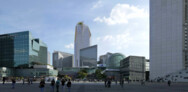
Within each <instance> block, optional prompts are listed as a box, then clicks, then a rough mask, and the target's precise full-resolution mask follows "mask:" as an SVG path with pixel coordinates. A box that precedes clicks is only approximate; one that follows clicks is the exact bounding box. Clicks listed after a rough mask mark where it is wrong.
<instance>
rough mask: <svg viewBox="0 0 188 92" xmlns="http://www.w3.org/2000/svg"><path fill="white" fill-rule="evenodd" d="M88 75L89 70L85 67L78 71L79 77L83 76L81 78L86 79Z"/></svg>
mask: <svg viewBox="0 0 188 92" xmlns="http://www.w3.org/2000/svg"><path fill="white" fill-rule="evenodd" d="M87 75H88V73H87V71H86V70H85V69H82V70H80V71H79V72H78V77H79V78H81V79H84V78H86V77H87Z"/></svg>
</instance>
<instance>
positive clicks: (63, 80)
mask: <svg viewBox="0 0 188 92" xmlns="http://www.w3.org/2000/svg"><path fill="white" fill-rule="evenodd" d="M61 85H62V92H63V89H64V86H65V79H62V80H61Z"/></svg>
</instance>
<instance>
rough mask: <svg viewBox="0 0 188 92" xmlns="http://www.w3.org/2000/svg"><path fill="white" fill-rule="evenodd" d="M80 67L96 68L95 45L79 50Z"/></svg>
mask: <svg viewBox="0 0 188 92" xmlns="http://www.w3.org/2000/svg"><path fill="white" fill-rule="evenodd" d="M80 65H81V67H97V45H94V46H91V47H87V48H83V49H81V50H80Z"/></svg>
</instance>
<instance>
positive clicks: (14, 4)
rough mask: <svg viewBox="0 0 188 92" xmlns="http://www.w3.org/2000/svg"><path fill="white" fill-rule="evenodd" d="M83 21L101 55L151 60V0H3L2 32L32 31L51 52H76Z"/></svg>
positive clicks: (0, 7) (0, 29) (0, 0)
mask: <svg viewBox="0 0 188 92" xmlns="http://www.w3.org/2000/svg"><path fill="white" fill-rule="evenodd" d="M80 21H83V22H84V24H86V25H88V26H89V28H90V31H91V34H92V36H91V44H92V45H96V44H97V45H98V56H100V55H104V54H106V53H107V52H112V53H122V54H124V55H125V56H129V55H136V56H145V57H146V58H147V59H149V0H0V34H6V33H13V32H20V31H26V30H29V31H30V32H31V33H32V35H33V37H35V38H40V39H41V40H42V41H43V42H44V43H46V44H47V46H48V50H49V52H50V53H53V52H54V51H62V52H67V53H71V54H74V36H75V26H76V24H77V23H78V22H80Z"/></svg>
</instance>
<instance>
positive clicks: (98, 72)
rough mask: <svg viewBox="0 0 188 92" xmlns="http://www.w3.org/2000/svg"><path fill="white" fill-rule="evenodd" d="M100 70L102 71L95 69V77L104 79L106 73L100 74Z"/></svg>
mask: <svg viewBox="0 0 188 92" xmlns="http://www.w3.org/2000/svg"><path fill="white" fill-rule="evenodd" d="M101 72H102V70H101V69H97V70H96V71H95V77H96V78H97V79H104V78H106V75H105V74H102V73H101Z"/></svg>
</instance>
